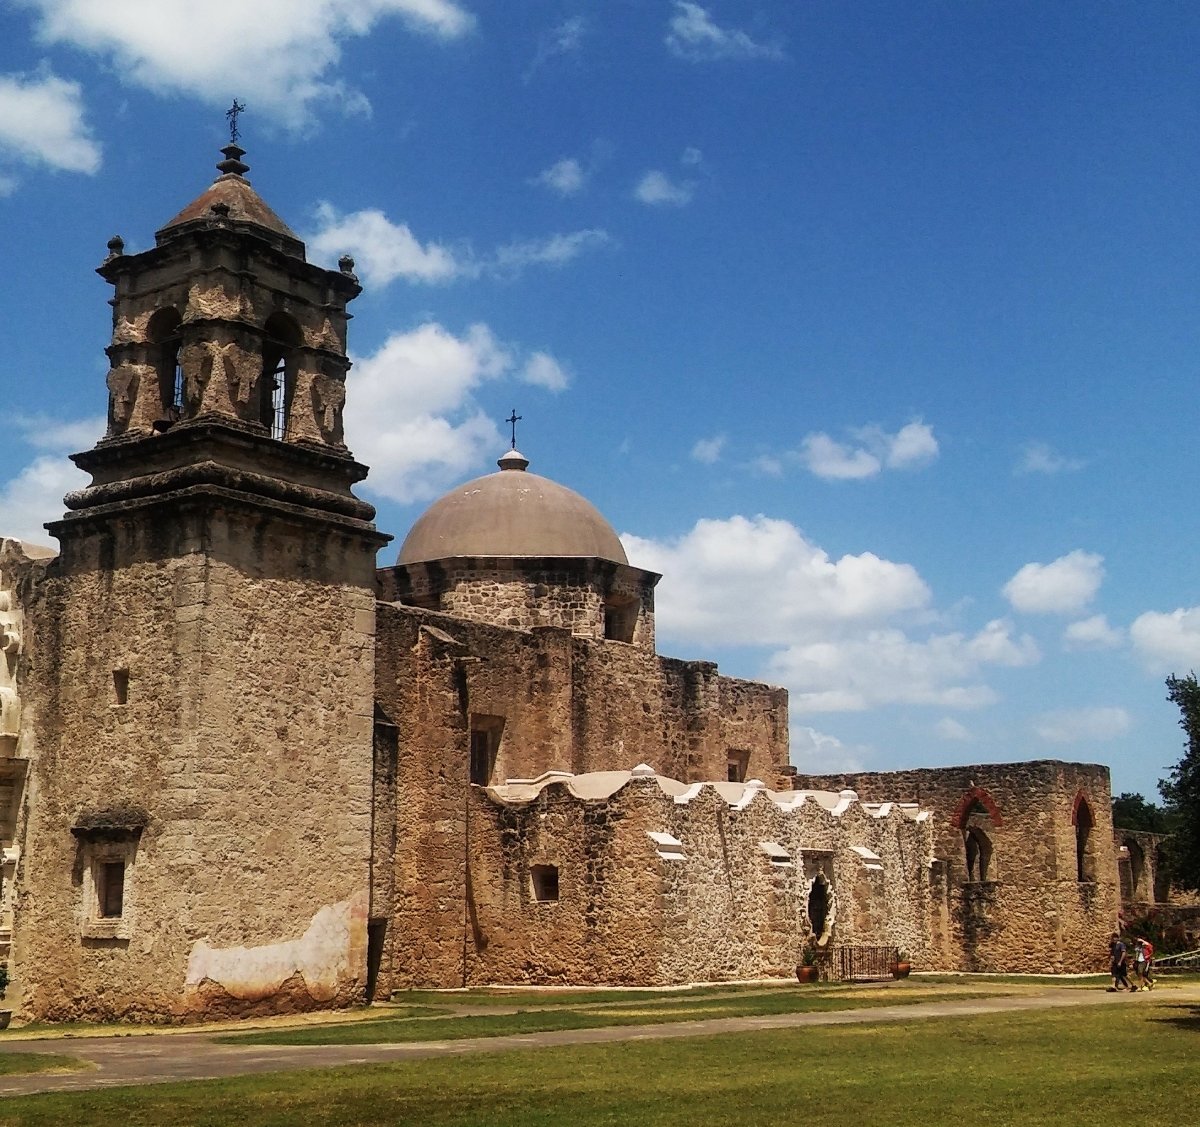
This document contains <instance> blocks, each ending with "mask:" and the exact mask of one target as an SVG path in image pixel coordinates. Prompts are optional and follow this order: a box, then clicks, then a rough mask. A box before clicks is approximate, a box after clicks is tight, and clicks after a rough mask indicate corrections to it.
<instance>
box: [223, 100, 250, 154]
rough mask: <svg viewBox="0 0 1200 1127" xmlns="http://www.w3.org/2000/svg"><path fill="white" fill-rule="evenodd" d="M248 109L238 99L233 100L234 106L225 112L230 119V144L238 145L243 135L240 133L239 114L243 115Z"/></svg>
mask: <svg viewBox="0 0 1200 1127" xmlns="http://www.w3.org/2000/svg"><path fill="white" fill-rule="evenodd" d="M245 109H246V107H245V106H244V105H242V103H241V102H239V101H238V100H237V99H236V98H234V99H233V105H232V106H230V107H229V109H227V110H226V111H225V116H226V117H227V118H229V143H230V144H231V145H236V144H237V143H238V138H239V137H240V136H241V134H240V133H239V132H238V127H237V119H238V114H240V113H243V112H244V111H245Z"/></svg>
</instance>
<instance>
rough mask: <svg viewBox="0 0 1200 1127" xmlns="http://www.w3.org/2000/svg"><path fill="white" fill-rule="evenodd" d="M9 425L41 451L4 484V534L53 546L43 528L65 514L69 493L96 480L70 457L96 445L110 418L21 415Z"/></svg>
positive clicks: (0, 497) (0, 498) (0, 492)
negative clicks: (65, 502) (61, 417)
mask: <svg viewBox="0 0 1200 1127" xmlns="http://www.w3.org/2000/svg"><path fill="white" fill-rule="evenodd" d="M10 423H11V425H12V426H13V427H14V428H15V430H16V434H17V440H18V441H21V442H23V443H24V444H25V445H27V446H30V447H32V448H33V449H34V450H38V451H42V453H40V454H39V455H38V456H37V457H36V458H34V459H33V461H31V462H30V463H29V464H28V465H26V466H25V467H24V468H23V469H22V470H21V471H20V473H18V474H17V476H16V477H14V478H12V479H11V480H10V481H8V482H6V483H4V484H3V485H0V536H9V537H13V538H14V539H17V540H29V541H31V542H33V543H35V544H50V543H52V540H51V537H50V535H49V534H48V533H47V532H46V530H45V529H44V528H43V527H42V525H43V524H45V523H46V521H50V520H57V519H58V518H59V517H61V516H62V515H63V512H64V506H63V495H64V494H66V493H67V492H69V491H70V490H72V489H82V488H83V487H84V486H85V485H87V484H88V482H89V481H90V480H91V479H90V478H89V476H88V475H87V474H85V473H84V472H83V471H82V470H80V469H77V468H76V467H75V464H74V463H73V462H71V461H69V460H68V458H67V457H66V455H67V454H68V453H71V452H73V451H77V450H86V449H88V448H89V447H91V446H94V445H95V443H96V440H97V439H98V438H99V437H100V436H101V435H102V434H103V433H104V427H105V420H104V419H103V418H99V417H96V418H87V419H55V418H52V417H50V416H48V415H35V416H24V415H18V416H14V417H13V418H11V419H10Z"/></svg>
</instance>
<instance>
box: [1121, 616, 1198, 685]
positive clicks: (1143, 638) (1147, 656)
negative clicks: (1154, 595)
mask: <svg viewBox="0 0 1200 1127" xmlns="http://www.w3.org/2000/svg"><path fill="white" fill-rule="evenodd" d="M1129 637H1130V639H1131V640H1132V642H1133V648H1134V649H1135V650H1136V651H1137V653H1138V655H1139V656H1140V657H1141V658H1142V660H1143V661H1144V662H1145V663H1146V664H1147V665H1148V666H1150V668H1152V669H1157V670H1162V671H1164V672H1172V673H1174V672H1182V671H1183V670H1184V669H1191V668H1193V667H1196V666H1200V607H1180V608H1178V609H1177V610H1173V611H1169V612H1167V613H1165V614H1163V613H1161V612H1159V611H1147V612H1146V613H1145V614H1140V615H1138V617H1137V618H1135V619H1134V621H1133V625H1132V626H1130V627H1129Z"/></svg>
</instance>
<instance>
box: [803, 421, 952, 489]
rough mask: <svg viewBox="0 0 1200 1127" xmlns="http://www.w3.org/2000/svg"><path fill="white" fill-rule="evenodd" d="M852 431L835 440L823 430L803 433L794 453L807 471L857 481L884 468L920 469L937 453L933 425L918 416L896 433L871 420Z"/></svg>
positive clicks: (818, 475) (832, 478)
mask: <svg viewBox="0 0 1200 1127" xmlns="http://www.w3.org/2000/svg"><path fill="white" fill-rule="evenodd" d="M851 435H852V438H853V441H852V442H838V441H837V440H836V439H834V438H831V437H830V436H829V435H828V434H826V433H824V432H823V431H817V432H814V433H813V434H809V435H806V436H805V437H804V439H803V441H802V442H801V444H800V449H799V450H798V451H797V452H796V457H798V458H799V460H800V462H801V464H802V465H803V466H804V467H805V468H806V469H807V470H808V471H809V472H810V473H813V474H815V475H816V476H817V477H821V478H825V479H826V480H827V481H859V480H862V479H863V478H868V477H875V476H876V475H877V474H879V473H880V472H881V471H883V470H884V469H893V470H911V469H919V468H920V467H921V466H926V465H928V464H929V463H930V462H932V461H933V460H934V459H935V458H936V457H937V455H938V442H937V439H936V438H935V437H934V433H933V427H931V426H930V425H929V424H928V423H924V422H922V421H921V420H920V419H916V420H914V421H913V422H911V423H908V424H906V425H905V426H903V427H901V428H900V429H899V430H898V431H896V433H895V434H889V433H888V432H887V431H885V430H884V429H883V428H882V427H880V426H876V425H874V424H871V425H869V426H865V427H859V428H857V429H855V430H854V431H852V432H851Z"/></svg>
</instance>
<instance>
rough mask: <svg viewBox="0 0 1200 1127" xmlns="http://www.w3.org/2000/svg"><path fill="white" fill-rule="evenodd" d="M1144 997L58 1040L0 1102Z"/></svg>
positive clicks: (1194, 989) (1074, 994) (1091, 993)
mask: <svg viewBox="0 0 1200 1127" xmlns="http://www.w3.org/2000/svg"><path fill="white" fill-rule="evenodd" d="M1163 996H1166V997H1169V998H1170V999H1171V1000H1172V1001H1178V1002H1183V1003H1192V1002H1198V1003H1200V985H1190V984H1189V985H1186V986H1184V985H1180V986H1171V987H1168V988H1166V989H1163V990H1161V991H1159V992H1156V993H1155V995H1154V997H1155V998H1161V997H1163ZM1143 1002H1144V1003H1146V1004H1148V1003H1149V1002H1150V997H1149V996H1147V995H1145V994H1142V995H1139V996H1138V997H1137V998H1130V997H1129V996H1128V995H1127V994H1109V993H1106V992H1104V991H1103V990H1099V989H1097V990H1080V989H1077V988H1076V989H1068V988H1063V987H1055V986H1047V987H1045V988H1044V989H1034V990H1023V991H1022V992H1021V993H1018V994H1005V995H1000V996H997V997H995V998H973V999H970V1000H957V1001H956V1000H954V999H953V998H947V999H945V1000H942V1001H930V1002H917V1003H912V1004H908V1005H902V1006H889V1005H880V1006H873V1007H870V1008H866V1009H857V1010H835V1011H832V1012H823V1013H794V1014H772V1015H769V1016H762V1017H724V1018H705V1019H700V1020H696V1021H679V1022H670V1023H666V1024H661V1025H655V1024H647V1025H634V1026H628V1025H627V1026H609V1027H606V1028H600V1029H570V1030H557V1031H554V1032H549V1033H525V1034H513V1035H507V1036H502V1037H473V1038H467V1039H464V1040H459V1041H422V1042H419V1043H414V1044H402V1045H228V1044H218V1043H217V1042H216V1040H215V1039H216V1037H218V1036H223V1035H226V1034H227V1033H228V1032H229V1031H228V1030H222V1031H220V1032H219V1033H218V1032H212V1031H210V1032H205V1033H173V1034H160V1035H154V1034H151V1035H142V1036H125V1037H122V1036H105V1037H53V1038H43V1039H27V1040H26V1039H22V1040H15V1039H14V1040H12V1041H6V1042H3V1043H0V1053H6V1052H20V1053H25V1052H41V1053H55V1054H66V1055H70V1056H73V1057H78V1058H80V1059H81V1060H83V1061H86V1062H88V1063H89V1064H91V1065H92V1066H93V1067H92V1068H87V1069H82V1070H79V1071H76V1072H69V1073H68V1072H63V1073H33V1074H30V1075H25V1076H0V1096H11V1095H19V1094H26V1093H32V1092H63V1091H80V1090H83V1089H89V1088H109V1087H118V1086H121V1085H128V1084H157V1083H163V1082H166V1081H171V1080H209V1079H215V1078H217V1077H224V1076H243V1075H248V1074H251V1073H263V1072H279V1071H284V1070H289V1069H296V1068H327V1067H335V1066H338V1065H354V1064H380V1063H384V1062H387V1061H404V1060H419V1059H422V1058H425V1057H437V1056H460V1055H465V1054H471V1053H501V1052H510V1051H512V1050H515V1049H534V1048H543V1047H548V1046H553V1045H592V1044H604V1043H608V1042H613V1041H638V1040H666V1039H668V1038H672V1037H698V1036H706V1035H711V1034H717V1033H748V1032H754V1031H757V1030H763V1029H794V1028H796V1027H798V1026H805V1025H849V1024H857V1023H862V1022H881V1021H920V1020H924V1019H926V1018H931V1017H952V1016H963V1015H970V1014H987V1013H1011V1012H1014V1011H1021V1010H1040V1009H1048V1008H1053V1007H1062V1006H1102V1005H1125V1006H1129V1005H1134V1006H1136V1005H1139V1004H1143Z"/></svg>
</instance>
